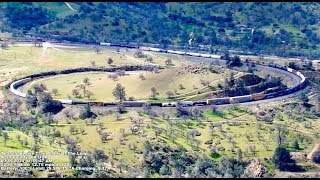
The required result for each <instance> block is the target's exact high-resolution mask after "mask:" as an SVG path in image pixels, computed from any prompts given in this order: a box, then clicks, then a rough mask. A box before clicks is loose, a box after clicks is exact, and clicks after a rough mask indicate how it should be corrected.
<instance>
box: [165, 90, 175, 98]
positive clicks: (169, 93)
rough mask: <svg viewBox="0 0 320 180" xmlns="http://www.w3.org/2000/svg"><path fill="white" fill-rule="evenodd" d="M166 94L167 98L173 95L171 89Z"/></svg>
mask: <svg viewBox="0 0 320 180" xmlns="http://www.w3.org/2000/svg"><path fill="white" fill-rule="evenodd" d="M166 95H167V96H168V98H169V99H170V98H172V96H173V95H174V93H173V92H172V91H167V92H166Z"/></svg>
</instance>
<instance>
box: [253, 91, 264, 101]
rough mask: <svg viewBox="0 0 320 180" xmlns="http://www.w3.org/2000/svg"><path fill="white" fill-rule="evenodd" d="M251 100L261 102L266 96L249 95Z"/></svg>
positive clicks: (258, 94)
mask: <svg viewBox="0 0 320 180" xmlns="http://www.w3.org/2000/svg"><path fill="white" fill-rule="evenodd" d="M251 97H252V100H254V101H257V100H261V99H264V98H265V97H266V94H264V93H263V92H262V93H255V94H252V95H251Z"/></svg>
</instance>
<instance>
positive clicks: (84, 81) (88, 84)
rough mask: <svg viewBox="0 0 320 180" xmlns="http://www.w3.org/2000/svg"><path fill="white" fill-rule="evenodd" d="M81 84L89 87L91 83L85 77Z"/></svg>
mask: <svg viewBox="0 0 320 180" xmlns="http://www.w3.org/2000/svg"><path fill="white" fill-rule="evenodd" d="M83 83H84V84H85V85H86V86H90V85H91V82H90V80H89V78H88V77H85V78H84V79H83Z"/></svg>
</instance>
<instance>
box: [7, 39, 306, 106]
mask: <svg viewBox="0 0 320 180" xmlns="http://www.w3.org/2000/svg"><path fill="white" fill-rule="evenodd" d="M100 45H102V46H117V47H127V48H138V49H141V50H144V51H154V52H163V53H170V54H178V55H188V56H195V57H205V58H220V57H221V56H219V55H214V54H201V53H192V52H184V51H175V50H165V49H159V48H152V47H145V46H128V45H121V46H120V45H118V44H113V43H103V42H102V43H100ZM263 64H264V63H263ZM269 66H270V67H273V68H277V69H281V70H284V71H288V72H290V73H292V74H295V75H296V76H298V77H300V82H299V83H298V84H297V85H295V86H294V87H291V88H288V89H285V90H281V91H277V92H271V93H270V92H260V93H255V94H250V95H244V96H235V97H223V98H212V99H207V100H206V101H179V102H163V103H161V102H147V101H124V102H122V103H123V104H124V105H125V106H126V107H143V106H144V105H147V104H148V105H150V106H159V107H175V106H177V105H178V104H181V105H182V106H185V107H187V106H204V105H212V104H214V105H222V104H234V103H243V102H250V101H257V100H262V99H269V98H274V97H278V96H283V95H286V94H291V93H294V92H296V91H298V90H300V89H302V88H303V87H304V85H305V82H306V81H305V80H306V78H305V76H304V75H303V74H302V73H301V72H299V71H297V70H294V69H292V68H288V67H284V66H282V65H279V64H276V63H269ZM32 80H33V79H32V78H24V79H20V80H17V81H15V82H13V83H12V84H11V85H10V91H11V92H12V93H13V94H15V95H17V96H20V97H23V98H25V97H26V94H25V93H22V92H20V91H18V90H17V89H18V88H19V87H20V86H22V85H23V84H26V83H28V82H30V81H32ZM56 101H60V102H61V103H62V104H75V105H81V104H87V103H89V104H90V105H92V106H116V105H117V103H115V102H83V101H75V100H69V99H68V100H63V99H56Z"/></svg>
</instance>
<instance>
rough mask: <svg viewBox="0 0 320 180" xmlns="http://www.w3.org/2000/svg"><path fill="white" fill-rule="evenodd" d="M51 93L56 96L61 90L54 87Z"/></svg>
mask: <svg viewBox="0 0 320 180" xmlns="http://www.w3.org/2000/svg"><path fill="white" fill-rule="evenodd" d="M51 93H52V94H53V95H55V96H56V95H57V94H58V93H59V91H58V89H56V88H54V89H52V91H51Z"/></svg>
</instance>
